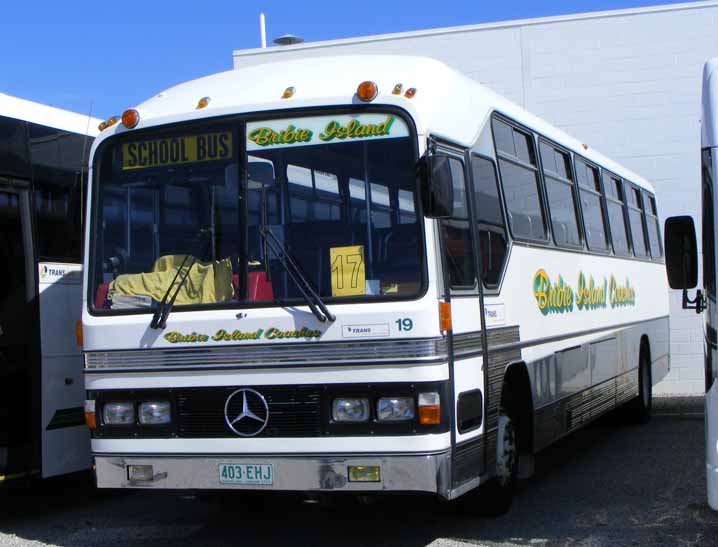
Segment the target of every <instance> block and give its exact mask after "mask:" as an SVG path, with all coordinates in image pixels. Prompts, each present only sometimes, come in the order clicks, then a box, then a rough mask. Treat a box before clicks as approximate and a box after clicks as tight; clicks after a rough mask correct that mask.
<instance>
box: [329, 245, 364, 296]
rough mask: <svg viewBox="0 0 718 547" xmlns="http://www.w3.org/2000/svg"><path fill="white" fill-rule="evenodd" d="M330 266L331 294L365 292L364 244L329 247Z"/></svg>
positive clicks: (354, 294)
mask: <svg viewBox="0 0 718 547" xmlns="http://www.w3.org/2000/svg"><path fill="white" fill-rule="evenodd" d="M329 263H330V264H331V268H332V296H357V295H363V294H365V292H366V280H365V272H364V246H363V245H353V246H351V247H332V248H331V249H329Z"/></svg>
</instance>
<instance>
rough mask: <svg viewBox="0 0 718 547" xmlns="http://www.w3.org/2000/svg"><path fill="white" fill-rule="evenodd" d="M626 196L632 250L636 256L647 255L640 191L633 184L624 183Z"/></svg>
mask: <svg viewBox="0 0 718 547" xmlns="http://www.w3.org/2000/svg"><path fill="white" fill-rule="evenodd" d="M626 193H627V196H628V220H629V221H630V223H631V237H632V238H633V252H634V254H635V255H636V256H637V257H645V256H648V241H646V231H645V230H644V229H643V200H642V199H641V191H640V190H639V189H638V188H636V187H635V186H632V185H629V184H626Z"/></svg>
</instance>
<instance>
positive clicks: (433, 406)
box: [419, 391, 441, 425]
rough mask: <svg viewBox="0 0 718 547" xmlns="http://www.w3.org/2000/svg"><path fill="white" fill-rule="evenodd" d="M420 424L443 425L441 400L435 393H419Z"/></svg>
mask: <svg viewBox="0 0 718 547" xmlns="http://www.w3.org/2000/svg"><path fill="white" fill-rule="evenodd" d="M419 423H420V424H421V425H438V424H440V423H441V399H440V398H439V394H438V393H436V392H435V391H432V392H430V393H419Z"/></svg>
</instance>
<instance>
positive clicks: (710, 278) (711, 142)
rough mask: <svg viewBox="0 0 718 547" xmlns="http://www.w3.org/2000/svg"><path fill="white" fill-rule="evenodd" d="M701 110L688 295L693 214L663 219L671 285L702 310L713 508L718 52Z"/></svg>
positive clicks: (717, 378)
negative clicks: (698, 207) (698, 218)
mask: <svg viewBox="0 0 718 547" xmlns="http://www.w3.org/2000/svg"><path fill="white" fill-rule="evenodd" d="M702 100H703V104H702V111H701V178H702V182H701V198H702V217H703V218H702V245H703V285H702V286H703V288H702V290H698V292H697V294H696V296H695V297H694V298H693V299H691V298H689V297H688V291H687V289H692V288H694V287H695V286H696V285H697V284H698V249H697V246H696V235H695V227H694V224H693V218H692V217H689V216H682V217H671V218H669V219H667V220H666V257H667V258H666V267H667V269H668V278H669V283H670V286H671V288H673V289H683V307H684V308H687V309H694V310H696V313H703V319H704V322H705V325H704V329H703V330H704V346H703V347H704V351H705V380H706V396H705V431H706V479H707V492H708V504H709V505H710V507H711V508H712V509H714V510H716V511H718V354H717V353H716V350H717V349H718V336H717V335H716V332H718V331H717V330H716V329H718V308H717V307H716V268H717V267H718V264H717V263H716V256H717V252H718V249H717V248H716V232H715V230H716V229H715V215H716V206H717V205H718V201H716V200H717V199H718V197H717V194H718V188H717V187H716V180H717V179H718V58H716V59H711V60H710V61H708V62H707V63H706V65H705V67H704V69H703V96H702Z"/></svg>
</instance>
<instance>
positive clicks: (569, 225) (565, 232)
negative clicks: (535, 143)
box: [541, 142, 581, 247]
mask: <svg viewBox="0 0 718 547" xmlns="http://www.w3.org/2000/svg"><path fill="white" fill-rule="evenodd" d="M541 163H542V165H543V172H544V181H545V183H546V195H547V197H548V207H549V214H550V217H551V229H552V231H553V237H554V240H555V242H556V245H560V246H563V247H578V246H580V245H581V234H580V232H579V229H578V215H577V213H576V200H575V197H574V187H573V171H572V169H571V157H570V156H569V155H568V154H567V153H566V152H563V151H562V150H559V149H558V148H555V147H553V146H551V145H550V144H548V143H546V142H542V143H541Z"/></svg>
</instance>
